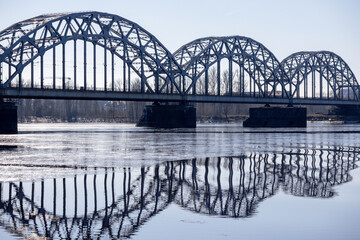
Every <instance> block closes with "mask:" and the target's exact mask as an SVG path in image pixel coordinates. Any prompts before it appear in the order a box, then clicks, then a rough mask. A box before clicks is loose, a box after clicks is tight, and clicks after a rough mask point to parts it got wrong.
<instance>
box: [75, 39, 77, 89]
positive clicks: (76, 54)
mask: <svg viewBox="0 0 360 240" xmlns="http://www.w3.org/2000/svg"><path fill="white" fill-rule="evenodd" d="M76 52H77V49H76V39H75V40H74V90H76V77H77V76H76V75H77V74H76V69H77V63H76V61H77V60H76V55H77V53H76Z"/></svg>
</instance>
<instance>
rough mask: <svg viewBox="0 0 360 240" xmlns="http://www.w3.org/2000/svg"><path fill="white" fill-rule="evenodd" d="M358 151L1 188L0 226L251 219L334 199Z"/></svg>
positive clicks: (106, 226)
mask: <svg viewBox="0 0 360 240" xmlns="http://www.w3.org/2000/svg"><path fill="white" fill-rule="evenodd" d="M359 150H360V149H356V148H328V149H325V150H324V149H307V148H305V149H298V148H297V149H294V150H290V151H289V152H286V153H280V154H278V153H276V154H275V153H271V154H258V153H253V154H250V155H248V156H241V157H219V158H206V159H193V160H186V161H169V162H164V163H161V164H157V165H154V166H151V167H142V168H124V169H113V168H109V169H106V170H105V172H101V173H97V174H85V175H75V176H74V177H72V178H61V179H56V178H54V179H44V180H41V181H39V182H9V183H0V189H1V190H0V191H1V192H0V225H1V226H3V227H4V228H5V229H7V230H8V231H9V232H11V233H13V234H16V235H19V236H22V237H29V236H34V235H35V236H38V237H48V238H98V237H104V238H121V237H129V236H131V235H132V234H133V233H134V232H136V230H137V229H138V228H139V227H140V226H141V225H142V224H144V223H145V222H146V221H147V220H149V219H150V218H151V217H152V216H154V215H156V214H159V213H160V212H161V211H163V210H165V209H166V207H167V206H168V205H169V204H177V205H179V206H181V207H182V208H183V209H186V210H190V211H192V212H195V213H200V214H206V215H212V216H214V215H216V216H221V217H232V218H246V217H251V216H254V215H256V209H257V206H258V205H259V203H260V202H261V201H263V200H265V199H266V198H269V197H271V196H273V195H275V194H276V193H277V192H278V191H279V190H282V191H284V192H285V193H287V194H291V195H294V196H300V197H314V198H331V197H333V196H334V195H335V192H334V190H333V187H334V186H336V185H339V184H342V183H346V182H349V181H351V179H352V178H351V176H350V175H349V171H350V170H352V169H354V168H356V167H357V166H356V162H357V161H358V160H359V159H360V152H359Z"/></svg>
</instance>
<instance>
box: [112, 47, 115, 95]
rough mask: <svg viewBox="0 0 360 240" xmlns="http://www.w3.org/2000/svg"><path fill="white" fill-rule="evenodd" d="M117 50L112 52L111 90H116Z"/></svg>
mask: <svg viewBox="0 0 360 240" xmlns="http://www.w3.org/2000/svg"><path fill="white" fill-rule="evenodd" d="M114 53H115V51H112V52H111V91H113V92H114V91H115V67H114V65H115V60H114Z"/></svg>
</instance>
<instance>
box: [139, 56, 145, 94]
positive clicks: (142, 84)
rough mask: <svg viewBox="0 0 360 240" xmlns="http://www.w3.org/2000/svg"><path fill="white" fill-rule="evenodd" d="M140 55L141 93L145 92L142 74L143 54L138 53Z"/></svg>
mask: <svg viewBox="0 0 360 240" xmlns="http://www.w3.org/2000/svg"><path fill="white" fill-rule="evenodd" d="M140 57H141V93H144V92H145V75H144V55H143V53H141V54H140Z"/></svg>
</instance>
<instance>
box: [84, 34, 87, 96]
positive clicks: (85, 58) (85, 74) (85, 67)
mask: <svg viewBox="0 0 360 240" xmlns="http://www.w3.org/2000/svg"><path fill="white" fill-rule="evenodd" d="M86 51H87V50H86V40H85V39H84V90H86V87H87V86H86V76H87V66H86V64H87V63H86V60H87V57H86Z"/></svg>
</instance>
